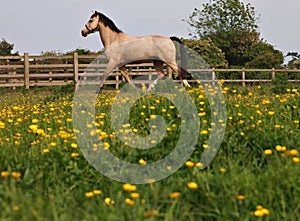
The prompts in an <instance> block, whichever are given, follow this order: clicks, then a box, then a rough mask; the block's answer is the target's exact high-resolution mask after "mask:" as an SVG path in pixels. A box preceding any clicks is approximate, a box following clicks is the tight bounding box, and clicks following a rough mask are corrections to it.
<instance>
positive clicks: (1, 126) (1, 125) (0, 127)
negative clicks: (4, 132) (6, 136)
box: [0, 121, 5, 129]
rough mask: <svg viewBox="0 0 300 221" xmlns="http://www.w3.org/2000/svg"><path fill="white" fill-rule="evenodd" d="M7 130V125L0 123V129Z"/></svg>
mask: <svg viewBox="0 0 300 221" xmlns="http://www.w3.org/2000/svg"><path fill="white" fill-rule="evenodd" d="M4 128H5V123H4V122H2V121H0V129H4Z"/></svg>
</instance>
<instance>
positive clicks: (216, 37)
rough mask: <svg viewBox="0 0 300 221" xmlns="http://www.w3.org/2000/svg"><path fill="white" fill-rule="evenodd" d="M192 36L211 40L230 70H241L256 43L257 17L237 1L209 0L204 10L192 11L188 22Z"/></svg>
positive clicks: (252, 9)
mask: <svg viewBox="0 0 300 221" xmlns="http://www.w3.org/2000/svg"><path fill="white" fill-rule="evenodd" d="M187 22H188V24H189V25H190V26H191V27H192V29H193V31H192V33H191V35H192V36H193V37H194V38H196V39H198V38H200V39H211V40H212V41H213V43H214V44H215V45H216V46H217V47H219V48H220V49H222V51H223V52H224V53H225V57H226V59H227V61H228V63H229V65H230V66H243V65H244V64H245V63H246V62H248V61H249V58H248V57H247V55H248V54H250V50H251V49H252V47H253V46H254V45H255V44H256V43H257V42H258V41H259V33H258V32H257V27H258V25H257V22H258V17H257V16H256V13H255V10H254V7H252V6H251V5H250V3H248V4H244V3H242V2H240V1H239V0H209V3H205V4H203V9H202V10H199V9H197V8H195V9H194V11H193V13H192V14H191V15H190V17H189V19H188V20H187Z"/></svg>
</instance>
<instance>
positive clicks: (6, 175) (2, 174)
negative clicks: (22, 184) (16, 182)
mask: <svg viewBox="0 0 300 221" xmlns="http://www.w3.org/2000/svg"><path fill="white" fill-rule="evenodd" d="M8 176H9V172H8V171H2V172H1V177H3V178H7V177H8Z"/></svg>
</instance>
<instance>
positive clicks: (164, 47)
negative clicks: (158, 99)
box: [81, 11, 190, 92]
mask: <svg viewBox="0 0 300 221" xmlns="http://www.w3.org/2000/svg"><path fill="white" fill-rule="evenodd" d="M95 32H99V34H100V39H101V42H102V44H103V46H104V53H105V55H106V57H107V58H108V60H109V61H108V65H107V67H106V69H105V71H104V73H103V78H102V81H101V82H100V85H99V89H98V92H99V91H100V90H101V88H102V87H103V84H104V81H105V79H106V78H107V77H108V75H109V74H110V73H112V72H113V70H114V69H115V68H119V70H120V72H121V74H122V76H123V77H124V79H125V80H126V81H127V82H128V83H130V84H132V82H131V79H130V78H129V75H128V72H127V70H126V67H125V65H126V64H128V63H134V62H135V61H140V62H145V61H152V62H153V64H154V68H155V70H156V72H157V74H158V77H157V79H156V80H155V82H154V84H155V83H156V82H157V81H158V80H160V79H162V78H163V77H164V75H165V73H164V70H163V64H164V63H165V64H166V65H167V66H169V67H170V68H171V69H172V70H173V71H174V72H175V73H177V74H178V76H179V78H180V80H181V82H182V84H183V85H184V86H188V87H189V86H190V85H189V84H188V82H187V80H186V79H187V71H186V69H187V68H186V64H187V61H186V52H185V49H184V45H183V43H182V41H181V40H180V39H179V38H177V37H164V36H159V35H152V36H142V37H134V36H130V35H127V34H125V33H124V32H122V31H121V30H120V29H119V28H118V27H117V26H116V25H115V23H114V22H113V21H112V20H111V19H110V18H108V17H107V16H105V15H104V14H102V13H100V12H97V11H95V12H94V13H93V14H92V16H91V17H90V19H89V20H88V22H87V23H86V24H85V25H84V27H83V28H82V30H81V35H82V36H83V37H87V36H88V35H89V34H92V33H95ZM173 41H174V42H177V43H179V44H180V55H181V56H180V57H181V67H179V66H178V65H177V63H176V47H175V44H174V42H173ZM152 86H153V85H152ZM150 89H151V86H149V89H148V90H150Z"/></svg>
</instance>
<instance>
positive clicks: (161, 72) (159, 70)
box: [147, 60, 165, 92]
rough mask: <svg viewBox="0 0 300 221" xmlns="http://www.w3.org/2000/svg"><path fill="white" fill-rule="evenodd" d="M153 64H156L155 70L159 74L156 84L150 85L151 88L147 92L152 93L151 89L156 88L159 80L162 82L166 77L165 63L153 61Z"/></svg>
mask: <svg viewBox="0 0 300 221" xmlns="http://www.w3.org/2000/svg"><path fill="white" fill-rule="evenodd" d="M153 64H154V68H155V70H156V73H157V75H158V76H157V78H156V79H155V80H154V82H153V83H152V84H150V85H149V88H148V90H147V91H148V92H149V91H151V89H152V88H153V87H154V85H155V84H157V82H158V81H159V80H161V79H162V78H163V77H164V75H165V73H164V68H163V65H164V62H162V61H159V60H157V61H153Z"/></svg>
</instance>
